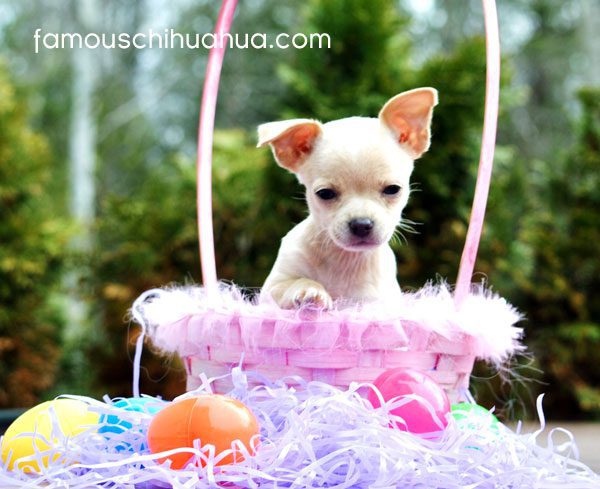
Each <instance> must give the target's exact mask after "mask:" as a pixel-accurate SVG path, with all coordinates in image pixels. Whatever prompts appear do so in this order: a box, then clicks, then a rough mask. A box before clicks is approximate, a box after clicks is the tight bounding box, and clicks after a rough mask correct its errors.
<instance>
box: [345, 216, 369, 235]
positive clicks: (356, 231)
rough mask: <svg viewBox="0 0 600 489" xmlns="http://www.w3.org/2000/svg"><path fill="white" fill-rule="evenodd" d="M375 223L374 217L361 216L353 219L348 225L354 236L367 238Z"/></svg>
mask: <svg viewBox="0 0 600 489" xmlns="http://www.w3.org/2000/svg"><path fill="white" fill-rule="evenodd" d="M374 225H375V223H374V222H373V220H372V219H368V218H366V217H359V218H357V219H352V220H351V221H350V222H349V223H348V227H349V228H350V231H351V232H352V234H353V235H354V236H358V237H359V238H366V237H367V236H368V235H369V234H371V231H372V230H373V226H374Z"/></svg>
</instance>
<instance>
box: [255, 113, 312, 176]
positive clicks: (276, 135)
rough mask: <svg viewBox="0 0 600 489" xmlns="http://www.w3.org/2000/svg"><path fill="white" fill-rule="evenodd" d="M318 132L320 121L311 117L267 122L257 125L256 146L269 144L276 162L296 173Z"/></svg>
mask: <svg viewBox="0 0 600 489" xmlns="http://www.w3.org/2000/svg"><path fill="white" fill-rule="evenodd" d="M320 134H321V123H320V122H318V121H314V120H311V119H291V120H289V121H280V122H268V123H267V124H262V125H260V126H258V145H257V147H259V148H260V147H261V146H264V145H265V144H270V145H271V149H272V150H273V154H274V155H275V159H276V160H277V163H278V164H279V165H280V166H282V167H283V168H286V169H288V170H290V171H292V172H294V173H296V172H297V171H298V169H299V168H300V166H302V163H304V160H305V159H306V157H307V156H308V155H309V154H310V153H311V152H312V150H313V148H314V144H315V140H316V139H317V138H318V137H319V135H320Z"/></svg>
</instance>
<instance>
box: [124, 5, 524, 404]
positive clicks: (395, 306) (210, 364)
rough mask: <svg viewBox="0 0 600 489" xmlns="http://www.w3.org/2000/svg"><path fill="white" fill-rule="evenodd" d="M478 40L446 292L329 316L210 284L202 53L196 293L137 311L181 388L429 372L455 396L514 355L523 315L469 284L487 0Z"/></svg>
mask: <svg viewBox="0 0 600 489" xmlns="http://www.w3.org/2000/svg"><path fill="white" fill-rule="evenodd" d="M236 4H237V1H236V0H224V1H223V4H222V7H221V11H220V14H219V19H218V21H217V25H216V29H215V33H216V35H217V38H218V37H219V36H222V35H223V34H224V33H227V32H229V28H230V25H231V21H232V18H233V14H234V12H235V8H236ZM484 16H485V27H486V40H487V54H486V59H487V79H486V101H485V120H484V127H483V136H482V148H481V157H480V162H479V172H478V177H477V185H476V188H475V197H474V201H473V208H472V212H471V218H470V223H469V229H468V233H467V238H466V243H465V247H464V251H463V255H462V258H461V263H460V268H459V275H458V278H457V283H456V287H455V290H454V292H453V293H452V292H451V291H450V289H449V288H448V287H447V286H446V285H445V284H427V285H426V286H425V287H423V288H422V289H421V290H419V291H417V292H414V293H404V294H403V295H402V298H401V300H400V302H398V301H396V302H395V303H386V302H385V299H383V298H382V300H381V301H379V302H376V303H371V304H363V305H354V306H347V305H344V304H338V305H336V307H334V308H333V309H332V310H329V311H314V310H308V309H304V310H282V309H280V308H279V307H277V305H275V304H259V303H257V302H255V301H253V300H251V299H248V298H245V297H244V295H243V294H242V293H241V292H240V290H239V289H238V288H236V287H235V286H230V285H225V284H223V283H220V282H219V281H218V279H217V274H216V267H215V253H214V238H213V229H212V202H211V200H212V190H211V166H212V137H213V129H214V116H215V108H216V100H217V92H218V86H219V78H220V71H221V66H222V61H223V56H224V51H225V45H222V46H216V47H215V48H213V49H212V50H211V52H210V55H209V61H208V66H207V71H206V78H205V82H204V92H203V98H202V108H201V114H200V125H199V141H198V178H197V185H198V222H199V241H200V255H201V261H202V276H203V284H204V286H203V287H198V286H194V287H178V288H170V289H155V290H151V291H148V292H146V293H145V294H143V295H142V296H141V297H140V298H139V299H138V300H137V301H136V303H135V304H134V313H135V317H136V318H138V320H139V321H140V322H141V323H143V324H142V326H144V327H145V329H146V331H147V333H148V334H149V336H150V338H151V339H152V341H153V343H154V345H155V346H156V347H157V348H158V349H160V350H162V351H164V352H175V353H178V354H179V355H180V356H181V357H182V359H183V361H184V363H185V366H186V369H187V387H188V390H192V389H195V388H196V387H198V386H199V385H200V384H201V383H202V382H203V380H204V379H205V378H214V379H216V380H215V381H214V383H213V384H212V385H213V388H215V389H216V390H217V391H220V392H226V391H228V390H229V389H230V388H231V386H232V384H231V376H230V372H231V369H232V367H233V366H237V365H239V364H240V363H241V364H242V365H243V367H244V369H245V370H247V371H252V372H254V374H255V375H253V376H250V377H249V379H250V381H251V382H256V383H268V382H270V381H276V380H280V379H282V378H283V379H285V381H286V382H287V383H288V384H302V383H303V382H304V381H314V380H318V381H323V382H326V383H328V384H331V385H335V386H338V387H341V388H344V387H347V386H348V385H350V383H352V382H372V381H373V380H374V379H375V378H376V377H377V376H378V375H379V374H381V373H382V372H384V371H385V370H387V369H390V368H395V367H410V368H413V369H417V370H420V371H423V372H426V373H427V374H428V375H430V376H431V377H432V378H433V379H434V380H436V381H437V382H438V383H439V384H440V385H441V386H443V387H444V389H445V390H446V391H447V393H448V394H449V397H450V398H451V400H453V401H456V400H462V399H463V398H464V397H465V394H466V392H467V389H468V386H469V377H470V374H471V371H472V369H473V365H474V362H475V360H477V359H483V360H487V361H491V362H494V363H497V364H499V363H501V362H503V361H504V360H506V359H507V358H508V357H509V356H510V355H512V354H513V353H515V352H516V351H518V350H521V349H522V345H521V344H520V338H521V334H522V330H521V329H520V328H518V327H516V326H515V325H516V323H517V322H518V321H519V320H520V319H521V316H520V314H519V313H518V311H516V310H515V309H514V308H513V307H512V306H511V305H510V304H508V303H507V302H506V301H505V300H504V299H502V298H501V297H499V296H498V295H495V294H492V293H491V292H490V291H488V290H486V289H485V288H484V287H483V286H473V285H472V284H471V276H472V273H473V269H474V263H475V258H476V254H477V249H478V244H479V240H480V237H481V230H482V226H483V218H484V214H485V207H486V201H487V195H488V190H489V184H490V178H491V171H492V164H493V156H494V145H495V136H496V124H497V115H498V98H499V79H500V53H499V51H500V46H499V37H498V23H497V16H496V8H495V3H494V2H493V1H487V0H484Z"/></svg>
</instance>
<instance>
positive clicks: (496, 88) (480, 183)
mask: <svg viewBox="0 0 600 489" xmlns="http://www.w3.org/2000/svg"><path fill="white" fill-rule="evenodd" d="M482 3H483V17H484V22H485V45H486V77H485V78H486V79H485V113H484V114H485V115H484V119H483V135H482V139H481V154H480V156H479V169H478V171H477V183H476V185H475V197H474V199H473V206H472V208H471V217H470V219H469V228H468V230H467V238H466V241H465V247H464V248H463V252H462V256H461V259H460V266H459V268H458V278H457V279H456V288H455V291H454V303H455V304H456V306H457V307H459V306H460V304H461V303H462V301H463V300H464V299H465V297H466V296H467V295H468V294H469V290H470V288H471V277H472V275H473V269H474V267H475V260H476V259H477V250H478V248H479V241H480V240H481V231H482V229H483V219H484V217H485V207H486V203H487V199H488V194H489V189H490V180H491V177H492V167H493V165H494V148H495V145H496V128H497V125H498V104H499V98H500V36H499V33H498V13H497V12H496V1H495V0H482Z"/></svg>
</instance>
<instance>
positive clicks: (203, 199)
mask: <svg viewBox="0 0 600 489" xmlns="http://www.w3.org/2000/svg"><path fill="white" fill-rule="evenodd" d="M482 3H483V14H484V22H485V35H486V95H485V115H484V123H483V135H482V141H481V153H480V157H479V169H478V172H477V183H476V186H475V197H474V200H473V206H472V208H471V217H470V220H469V228H468V230H467V237H466V242H465V246H464V248H463V252H462V257H461V260H460V266H459V271H458V278H457V280H456V289H455V293H454V300H455V304H456V305H457V306H459V305H460V304H461V302H462V301H463V300H464V298H465V297H466V296H467V295H468V293H469V289H470V286H471V276H472V275H473V269H474V267H475V260H476V258H477V251H478V248H479V241H480V239H481V231H482V229H483V220H484V217H485V208H486V203H487V198H488V194H489V188H490V180H491V175H492V166H493V163H494V148H495V143H496V128H497V123H498V104H499V96H500V38H499V32H498V14H497V12H496V2H495V0H482ZM236 6H237V0H223V3H222V4H221V10H220V11H219V17H218V19H217V24H216V27H215V34H216V36H217V39H218V40H219V42H217V43H216V45H215V47H213V48H212V49H211V51H210V53H209V56H208V64H207V66H206V76H205V79H204V88H203V94H202V107H201V110H200V124H199V129H198V156H197V180H196V185H197V216H198V238H199V246H200V261H201V264H202V283H203V284H204V287H205V290H206V293H207V295H208V296H209V297H214V296H215V295H216V293H217V289H218V283H217V271H216V264H215V244H214V234H213V220H212V172H211V170H212V140H213V131H214V122H215V109H216V103H217V94H218V90H219V79H220V76H221V67H222V65H223V57H224V55H225V48H226V45H225V44H223V43H221V42H220V39H222V38H223V35H224V34H225V33H228V32H229V29H230V27H231V22H232V19H233V14H234V13H235V9H236Z"/></svg>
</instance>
